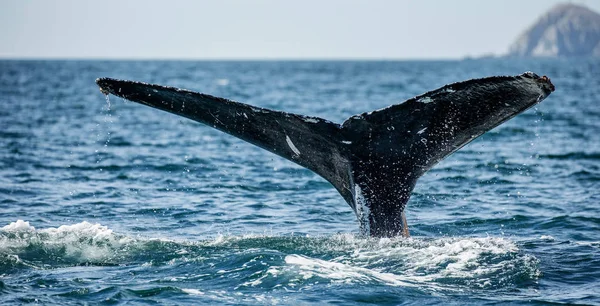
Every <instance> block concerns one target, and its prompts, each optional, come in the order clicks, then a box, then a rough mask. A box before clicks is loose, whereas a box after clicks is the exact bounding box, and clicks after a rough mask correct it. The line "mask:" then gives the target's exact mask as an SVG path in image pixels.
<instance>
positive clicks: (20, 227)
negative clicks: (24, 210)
mask: <svg viewBox="0 0 600 306" xmlns="http://www.w3.org/2000/svg"><path fill="white" fill-rule="evenodd" d="M2 230H3V231H6V232H22V231H35V227H33V226H31V225H29V222H27V221H23V220H17V222H11V223H10V224H9V225H7V226H4V227H3V228H2Z"/></svg>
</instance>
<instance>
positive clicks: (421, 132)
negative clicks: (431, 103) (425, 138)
mask: <svg viewBox="0 0 600 306" xmlns="http://www.w3.org/2000/svg"><path fill="white" fill-rule="evenodd" d="M426 129H427V128H424V129H422V130H420V131H418V132H417V134H419V135H420V134H423V132H425V130H426Z"/></svg>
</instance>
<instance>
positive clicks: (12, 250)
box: [0, 220, 133, 262]
mask: <svg viewBox="0 0 600 306" xmlns="http://www.w3.org/2000/svg"><path fill="white" fill-rule="evenodd" d="M1 230H2V231H4V232H5V233H7V234H10V235H2V236H0V252H1V253H7V254H18V253H20V251H21V250H24V249H26V248H28V247H30V246H36V247H42V248H44V249H45V251H47V252H50V253H51V252H56V253H57V254H60V256H61V257H64V258H69V259H71V260H73V261H76V262H86V261H104V260H107V259H110V258H112V257H113V256H114V255H115V253H117V252H118V251H119V250H121V249H122V247H123V246H124V245H125V244H128V243H129V242H131V241H133V239H132V238H128V237H123V236H118V235H115V234H114V233H113V231H112V230H111V229H109V228H108V227H106V226H103V225H100V224H97V223H96V224H92V223H89V222H87V221H84V222H81V223H77V224H73V225H61V226H59V227H58V228H53V227H50V228H45V229H35V228H34V227H33V226H31V225H30V224H29V222H26V221H23V220H17V221H16V222H12V223H10V224H9V225H7V226H4V227H2V229H1Z"/></svg>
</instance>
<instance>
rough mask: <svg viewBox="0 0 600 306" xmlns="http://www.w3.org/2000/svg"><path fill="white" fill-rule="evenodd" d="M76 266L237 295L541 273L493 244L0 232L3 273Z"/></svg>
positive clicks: (489, 282)
mask: <svg viewBox="0 0 600 306" xmlns="http://www.w3.org/2000/svg"><path fill="white" fill-rule="evenodd" d="M82 265H83V266H86V265H97V266H107V265H108V266H110V265H115V266H123V265H125V266H127V265H133V266H137V267H163V266H178V265H185V266H186V270H187V271H189V270H190V267H189V265H192V266H193V267H194V268H195V269H196V272H197V273H195V274H189V275H188V274H186V275H188V276H186V277H180V278H169V279H168V280H165V281H166V282H168V283H172V282H175V283H178V282H189V281H190V280H191V279H192V278H193V279H194V281H199V280H201V279H205V278H211V277H217V276H219V277H228V278H233V279H239V283H238V284H237V287H236V288H254V287H259V288H262V289H267V290H277V288H283V287H285V288H296V289H297V288H308V287H312V286H316V285H319V286H322V285H327V286H336V285H339V284H356V285H366V284H369V285H382V286H394V287H419V288H426V289H428V290H454V289H458V288H464V287H465V286H467V287H472V288H497V287H503V286H506V285H507V284H509V285H510V284H512V285H514V284H515V283H519V282H531V281H535V280H536V279H537V278H538V277H539V275H540V272H539V270H538V267H537V265H538V260H537V259H536V258H535V257H533V256H531V255H528V254H523V253H522V252H521V251H520V250H519V247H518V246H517V245H516V244H515V243H514V242H512V241H511V240H508V239H505V238H496V237H486V238H472V237H463V238H448V237H444V238H420V237H419V238H409V239H406V238H392V239H389V238H382V239H376V238H367V237H361V236H356V235H351V234H338V235H333V236H324V237H310V236H294V235H291V236H275V235H270V234H247V235H239V236H227V235H216V236H215V237H213V238H210V239H205V240H199V241H188V240H184V241H177V240H172V239H164V238H144V237H133V236H128V235H123V234H118V233H114V232H113V231H112V230H111V229H109V228H108V227H106V226H103V225H100V224H93V223H89V222H85V221H84V222H81V223H76V224H72V225H62V226H59V227H57V228H45V229H36V228H35V227H34V226H32V225H31V224H30V223H29V222H26V221H22V220H18V221H16V222H12V223H10V224H9V225H6V226H4V227H2V228H1V229H0V266H1V267H4V269H5V270H7V268H8V267H11V268H13V269H17V270H18V269H54V268H61V267H68V266H82ZM420 290H421V289H420ZM190 294H195V293H194V292H191V293H190Z"/></svg>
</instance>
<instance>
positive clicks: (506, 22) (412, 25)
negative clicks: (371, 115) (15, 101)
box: [0, 0, 600, 59]
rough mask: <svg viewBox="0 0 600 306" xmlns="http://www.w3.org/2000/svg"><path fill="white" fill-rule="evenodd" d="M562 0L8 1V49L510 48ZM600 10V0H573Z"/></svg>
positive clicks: (286, 53) (26, 53) (257, 52)
mask: <svg viewBox="0 0 600 306" xmlns="http://www.w3.org/2000/svg"><path fill="white" fill-rule="evenodd" d="M560 2H565V1H558V0H501V1H482V0H418V1H417V0H396V1H393V0H389V1H384V0H369V1H367V0H364V1H355V0H302V1H285V0H246V1H244V0H239V1H236V0H214V1H193V0H171V1H157V0H129V1H128V0H101V1H95V0H89V1H86V0H55V1H49V0H0V57H4V58H31V57H34V58H169V59H171V58H181V59H195V58H197V59H231V58H236V59H239V58H241V59H272V58H296V59H300V58H373V59H406V58H427V59H431V58H460V57H464V56H467V55H470V56H479V55H483V54H490V53H494V54H501V53H503V52H505V51H506V50H507V48H508V46H509V45H510V44H511V43H512V41H513V40H514V39H515V38H516V37H517V36H518V35H519V34H520V33H521V32H522V30H524V29H525V28H526V27H528V26H529V25H531V24H532V23H533V22H534V21H535V20H536V19H537V18H538V17H539V16H540V14H542V13H544V12H545V11H546V10H548V9H550V8H551V7H552V6H554V5H555V4H557V3H560ZM571 2H574V3H583V4H585V5H587V6H588V7H590V8H591V9H593V10H595V11H600V1H599V0H587V1H585V0H579V1H571Z"/></svg>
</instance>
